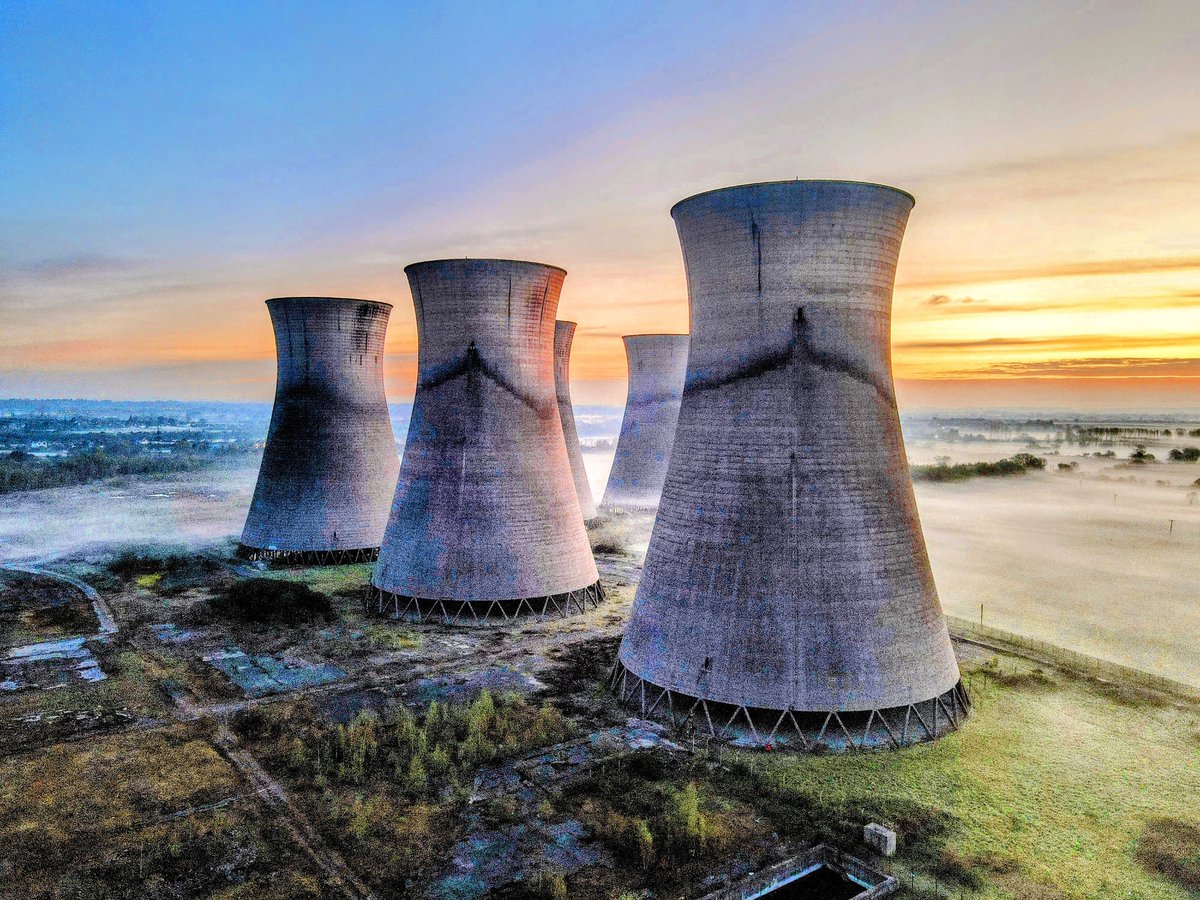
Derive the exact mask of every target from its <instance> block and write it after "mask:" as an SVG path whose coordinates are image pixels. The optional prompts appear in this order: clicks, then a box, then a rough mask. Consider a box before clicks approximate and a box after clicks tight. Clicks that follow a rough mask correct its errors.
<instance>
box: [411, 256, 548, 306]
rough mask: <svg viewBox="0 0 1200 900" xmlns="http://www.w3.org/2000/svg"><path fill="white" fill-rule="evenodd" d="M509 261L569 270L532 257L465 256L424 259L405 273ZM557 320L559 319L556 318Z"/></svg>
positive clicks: (523, 264)
mask: <svg viewBox="0 0 1200 900" xmlns="http://www.w3.org/2000/svg"><path fill="white" fill-rule="evenodd" d="M468 262H469V263H508V264H510V265H518V266H536V267H537V268H539V269H554V270H555V271H556V272H562V273H563V274H564V275H566V274H567V270H566V269H564V268H563V267H562V266H555V265H552V264H551V263H543V262H535V261H533V260H531V259H504V258H502V257H498V256H464V257H462V258H459V257H450V258H446V259H423V260H421V261H420V262H414V263H409V264H408V265H407V266H405V267H404V274H405V275H407V274H409V272H411V271H413V270H414V269H420V268H424V267H426V266H438V265H445V264H446V263H468ZM556 321H557V320H556Z"/></svg>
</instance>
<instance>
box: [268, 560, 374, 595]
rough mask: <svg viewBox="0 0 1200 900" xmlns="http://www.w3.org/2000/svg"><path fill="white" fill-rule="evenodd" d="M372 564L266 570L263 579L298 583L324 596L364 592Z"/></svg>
mask: <svg viewBox="0 0 1200 900" xmlns="http://www.w3.org/2000/svg"><path fill="white" fill-rule="evenodd" d="M374 567H375V564H374V563H352V564H350V565H345V566H311V567H309V568H305V569H268V570H267V571H266V572H264V573H263V576H264V577H265V578H279V579H283V580H284V581H299V582H300V583H302V584H306V585H308V586H309V587H310V588H312V589H313V590H314V591H321V592H322V593H325V594H338V593H343V594H344V593H348V592H351V591H356V590H358V591H362V590H366V587H367V585H368V584H369V583H370V581H371V570H372V569H373V568H374Z"/></svg>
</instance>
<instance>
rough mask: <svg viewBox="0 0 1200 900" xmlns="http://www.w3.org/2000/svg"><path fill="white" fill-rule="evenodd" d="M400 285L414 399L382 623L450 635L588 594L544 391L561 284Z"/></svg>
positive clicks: (589, 567) (556, 278)
mask: <svg viewBox="0 0 1200 900" xmlns="http://www.w3.org/2000/svg"><path fill="white" fill-rule="evenodd" d="M405 273H406V274H407V275H408V279H409V284H410V286H411V288H412V295H413V303H414V305H415V307H416V314H417V336H418V364H417V390H416V397H415V399H414V401H413V411H412V420H411V423H410V425H409V430H408V440H407V442H406V444H405V447H404V459H403V462H402V464H401V467H400V477H399V480H398V482H397V484H396V496H395V500H394V502H393V504H392V511H391V516H390V518H389V520H388V525H387V530H386V532H385V534H384V539H383V546H382V548H381V549H380V551H379V560H378V562H377V563H376V565H375V570H374V573H373V575H372V578H371V584H372V586H373V587H374V589H375V590H376V591H377V592H379V593H380V594H382V595H386V596H388V597H393V598H401V599H398V600H393V602H392V611H393V614H400V613H401V610H400V609H399V607H404V609H406V610H408V612H414V611H415V613H416V615H418V617H423V618H427V617H428V616H429V615H431V614H432V613H431V610H433V609H435V608H436V609H437V610H438V611H439V614H441V615H442V618H443V619H444V620H449V621H458V622H460V623H461V622H463V621H465V620H467V619H470V620H471V621H475V620H476V619H478V620H480V621H481V623H487V622H493V621H504V620H505V619H506V618H511V617H512V616H513V615H528V614H532V615H544V614H546V609H547V608H551V609H552V608H553V605H554V604H553V602H552V600H551V598H557V597H564V596H567V597H570V596H573V595H575V594H576V593H578V592H586V591H589V590H592V589H594V587H595V585H596V583H597V582H598V580H599V573H598V572H597V570H596V563H595V560H594V559H593V558H592V549H591V545H590V544H589V543H588V537H587V531H586V530H585V528H584V523H583V513H582V510H581V509H580V506H579V497H578V495H577V493H576V490H575V482H574V479H573V477H572V474H571V463H570V460H569V459H568V457H567V446H566V441H565V438H564V437H563V427H562V419H561V417H560V415H559V409H558V402H557V394H556V391H555V387H554V331H555V318H554V314H555V311H556V310H557V308H558V298H559V292H560V291H561V290H562V284H563V279H564V278H565V277H566V273H565V272H564V271H563V270H562V269H559V268H556V267H554V266H546V265H542V264H540V263H531V262H519V261H514V260H497V259H452V260H437V261H433V262H424V263H416V264H414V265H411V266H409V267H408V268H406V269H405ZM593 593H595V592H594V591H593ZM596 596H597V597H598V595H596ZM560 603H561V601H560ZM447 604H457V605H455V606H453V608H452V607H451V606H448V605H447ZM377 605H378V604H377ZM564 608H577V607H574V606H572V605H571V604H567V606H564ZM447 610H449V613H447V612H446V611H447ZM486 610H494V611H495V613H494V614H493V613H492V612H487V611H486ZM404 614H408V613H404Z"/></svg>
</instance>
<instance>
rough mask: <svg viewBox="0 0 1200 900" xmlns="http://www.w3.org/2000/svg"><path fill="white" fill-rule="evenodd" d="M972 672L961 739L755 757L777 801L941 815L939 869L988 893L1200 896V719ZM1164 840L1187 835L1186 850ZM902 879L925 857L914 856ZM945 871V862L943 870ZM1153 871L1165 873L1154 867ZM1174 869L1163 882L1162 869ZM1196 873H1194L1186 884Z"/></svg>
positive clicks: (1106, 693)
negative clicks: (944, 819) (899, 807)
mask: <svg viewBox="0 0 1200 900" xmlns="http://www.w3.org/2000/svg"><path fill="white" fill-rule="evenodd" d="M1004 665H1005V669H1006V670H1008V671H1007V673H1006V674H1004V675H990V676H989V675H987V674H975V675H973V677H972V682H973V685H974V688H975V694H976V695H977V704H976V708H975V711H974V714H973V715H972V717H971V719H970V721H969V722H968V724H967V725H966V727H965V728H963V730H962V731H960V732H958V733H956V734H953V735H950V736H949V737H946V738H945V739H943V740H942V741H940V742H938V743H937V744H929V745H922V746H918V747H913V748H911V749H907V750H903V751H900V752H895V753H870V754H861V755H852V756H841V757H821V756H810V757H798V758H790V759H789V758H784V757H778V756H777V757H770V756H759V757H757V758H756V759H755V760H754V761H753V766H754V767H755V769H756V772H757V773H759V775H760V777H761V778H762V779H763V781H764V782H766V783H767V784H769V785H770V790H771V792H772V793H775V794H777V795H778V796H779V797H781V798H784V799H787V798H795V799H797V800H798V801H799V802H803V803H807V802H815V803H817V804H819V805H821V806H825V807H829V806H832V807H835V808H836V807H853V806H856V805H860V804H867V805H872V804H880V803H882V805H883V806H886V805H887V804H888V803H889V802H900V803H912V804H915V805H916V806H917V807H920V808H923V809H926V810H931V811H937V810H940V811H944V812H945V813H947V814H948V816H949V820H948V830H947V834H946V839H945V843H944V848H943V850H942V860H941V862H940V868H941V871H942V872H943V873H944V875H945V876H947V882H948V883H954V884H955V889H956V890H959V889H962V891H963V895H964V896H968V897H979V898H1021V900H1037V898H1047V900H1050V898H1054V900H1058V898H1064V900H1066V898H1070V900H1074V898H1081V900H1082V898H1101V897H1103V898H1109V897H1112V898H1117V897H1136V898H1139V900H1185V898H1192V897H1195V896H1196V894H1195V893H1194V892H1195V891H1196V890H1197V889H1198V888H1200V881H1197V880H1194V879H1198V878H1200V844H1197V843H1196V841H1195V839H1194V837H1193V838H1192V839H1190V840H1189V839H1188V835H1189V834H1192V835H1195V834H1198V833H1200V832H1195V831H1194V829H1196V828H1198V827H1200V807H1198V805H1197V802H1196V798H1197V797H1200V718H1198V715H1197V711H1196V709H1195V708H1191V709H1187V710H1185V709H1179V708H1175V707H1173V706H1166V705H1162V706H1156V705H1152V704H1147V703H1146V702H1144V701H1142V700H1136V699H1134V698H1130V697H1126V696H1123V695H1121V694H1120V693H1117V692H1114V691H1111V690H1107V689H1105V688H1103V687H1102V686H1101V687H1098V686H1095V685H1091V684H1087V683H1084V682H1079V681H1075V680H1069V679H1066V678H1054V679H1047V680H1043V678H1041V677H1039V676H1037V675H1036V674H1034V675H1028V674H1024V675H1023V674H1021V670H1022V669H1025V668H1028V667H1027V666H1026V665H1024V664H1022V663H1020V662H1019V661H1015V660H1006V662H1005V664H1004ZM1164 834H1165V835H1176V836H1178V838H1179V840H1178V843H1177V846H1174V848H1172V847H1171V846H1168V847H1166V848H1165V849H1164V847H1163V844H1164V842H1166V843H1168V844H1170V840H1171V839H1170V838H1169V837H1164ZM901 842H902V844H901V848H900V852H899V856H898V860H897V862H898V866H897V869H898V870H904V866H905V864H906V863H916V864H918V866H919V867H920V868H925V869H926V870H928V866H927V865H926V864H925V861H924V860H917V859H912V858H911V857H910V855H908V854H907V853H906V849H907V848H905V846H904V845H903V836H902V837H901ZM935 868H938V865H935ZM1155 870H1162V871H1161V872H1160V871H1155ZM1164 872H1165V873H1166V874H1163V873H1164ZM1189 872H1190V875H1189Z"/></svg>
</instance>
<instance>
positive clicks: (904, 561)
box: [617, 181, 969, 749]
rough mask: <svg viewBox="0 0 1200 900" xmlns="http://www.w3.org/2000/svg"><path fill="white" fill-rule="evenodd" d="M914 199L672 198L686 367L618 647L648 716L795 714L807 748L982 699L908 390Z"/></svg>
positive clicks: (886, 194) (865, 187)
mask: <svg viewBox="0 0 1200 900" xmlns="http://www.w3.org/2000/svg"><path fill="white" fill-rule="evenodd" d="M912 206H913V200H912V197H911V196H910V195H908V194H906V193H904V192H903V191H899V190H896V189H895V188H889V187H884V186H881V185H871V184H863V183H857V182H818V181H809V182H805V181H790V182H775V183H768V184H755V185H745V186H741V187H734V188H726V189H722V190H716V191H711V192H708V193H704V194H699V195H697V196H695V197H690V198H688V199H686V200H684V201H682V202H680V203H678V204H676V205H675V207H674V208H673V209H672V211H671V214H672V217H673V218H674V219H675V223H676V227H677V228H678V231H679V238H680V243H681V244H682V247H683V257H684V264H685V268H686V270H687V280H688V296H689V302H690V309H691V342H690V346H689V353H688V365H687V377H686V381H685V386H684V390H683V399H682V402H681V405H680V412H679V420H678V424H677V426H676V431H675V444H674V447H673V449H672V453H671V460H670V465H669V468H668V472H667V479H666V483H665V485H664V488H663V495H662V500H661V502H660V505H659V508H658V513H657V517H656V519H655V524H654V531H653V534H652V536H651V540H650V545H649V549H648V551H647V555H646V562H645V567H644V569H643V574H642V579H641V582H640V584H639V586H638V591H637V595H636V597H635V599H634V604H633V609H632V610H631V613H630V618H629V623H628V626H627V628H626V631H625V635H624V637H623V639H622V642H621V649H620V653H619V660H620V672H621V673H622V674H621V678H622V684H623V685H629V684H634V685H636V691H637V692H638V694H639V702H640V694H641V693H642V692H645V693H646V694H647V703H648V705H649V707H650V708H648V710H647V713H648V714H651V712H653V713H658V712H659V711H661V710H662V708H663V704H664V703H666V704H667V705H668V706H671V704H672V703H673V702H674V698H683V700H684V701H687V699H688V698H691V701H690V702H693V703H698V704H699V706H698V709H699V710H700V714H701V715H702V716H704V717H705V720H706V721H707V719H708V718H709V717H715V718H713V726H712V728H713V729H716V728H729V727H733V725H734V724H735V723H737V722H742V723H743V725H744V726H745V728H746V729H747V730H748V731H749V732H750V733H751V735H752V736H753V735H755V734H757V735H760V736H761V735H762V734H763V729H764V724H763V721H764V717H766V718H770V717H771V715H774V717H775V718H776V719H780V718H782V719H783V721H784V722H785V723H788V722H790V721H791V718H792V717H799V718H797V721H798V725H797V730H798V731H799V732H803V733H804V734H805V735H808V736H807V737H805V739H804V740H802V741H799V742H797V743H796V744H794V746H799V747H801V748H802V749H805V748H807V745H811V744H812V743H813V742H814V741H816V742H817V743H825V742H827V738H828V733H829V731H830V729H833V730H834V731H835V732H837V733H844V737H845V740H846V741H847V742H848V743H849V744H850V745H854V744H855V742H858V741H859V739H858V738H855V737H854V733H855V728H856V727H857V728H858V729H859V730H860V731H865V732H872V731H874V732H875V733H879V734H882V733H886V732H888V731H889V729H890V730H892V731H896V732H897V735H898V737H896V738H895V739H894V740H891V741H889V742H887V743H890V744H891V745H900V744H903V743H906V742H911V741H910V740H909V738H910V737H911V736H912V735H913V734H919V735H923V736H925V737H927V738H934V737H936V736H938V735H939V734H940V733H942V732H943V731H944V728H943V727H942V726H941V725H940V724H939V723H942V722H943V721H946V722H949V723H952V724H953V725H954V726H955V727H956V726H957V724H958V722H959V721H960V720H961V717H962V716H963V715H964V714H965V713H966V711H967V709H968V708H969V706H968V704H967V703H966V701H965V699H962V697H961V691H960V690H959V687H958V685H959V680H960V676H959V671H958V663H957V660H956V659H955V656H954V651H953V648H952V647H951V644H950V637H949V633H948V631H947V629H946V623H945V620H944V617H943V616H942V611H941V605H940V603H939V601H938V596H937V590H936V587H935V585H934V581H933V574H932V571H931V570H930V567H929V559H928V556H927V554H926V550H925V541H924V537H923V535H922V532H921V524H920V520H919V518H918V515H917V507H916V500H915V498H914V496H913V491H912V482H911V480H910V477H909V471H908V461H907V459H906V456H905V452H904V444H903V438H902V436H901V431H900V421H899V415H898V413H897V410H896V403H895V397H894V392H893V386H892V371H891V352H890V349H891V348H890V323H891V302H892V286H893V282H894V280H895V271H896V263H897V258H898V256H899V252H900V242H901V239H902V237H903V234H904V228H905V225H906V223H907V220H908V216H909V213H910V212H911V210H912ZM631 690H633V688H624V687H618V688H617V691H618V695H619V696H621V697H622V699H624V700H626V701H627V702H628V699H629V697H630V696H631V693H630V691H631ZM896 711H900V719H897V718H896ZM814 716H815V717H816V718H814V719H809V720H805V719H803V718H802V717H814ZM722 717H723V718H724V721H718V720H720V719H722ZM818 719H819V721H817V720H818ZM807 721H811V722H816V723H817V724H816V728H815V730H812V729H810V728H809V726H808V724H806V722H807ZM774 726H775V722H771V723H770V724H767V725H766V726H765V729H766V731H765V733H766V734H770V733H771V732H772V730H773V728H774ZM780 727H783V726H782V725H781V726H780ZM914 729H915V731H914ZM810 731H811V732H812V733H811V735H809V732H810ZM868 736H869V735H868ZM868 743H870V742H869V741H868Z"/></svg>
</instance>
